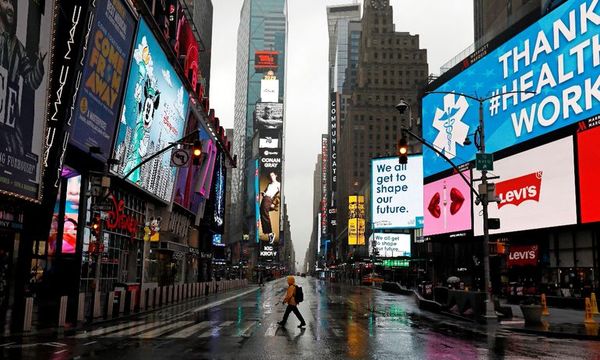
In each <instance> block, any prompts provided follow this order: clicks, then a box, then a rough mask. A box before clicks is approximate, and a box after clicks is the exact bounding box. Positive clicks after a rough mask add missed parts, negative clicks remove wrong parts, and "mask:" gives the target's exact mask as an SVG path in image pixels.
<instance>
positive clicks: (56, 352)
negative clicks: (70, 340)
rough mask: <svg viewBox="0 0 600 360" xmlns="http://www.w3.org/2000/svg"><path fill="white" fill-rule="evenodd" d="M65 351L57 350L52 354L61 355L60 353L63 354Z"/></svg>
mask: <svg viewBox="0 0 600 360" xmlns="http://www.w3.org/2000/svg"><path fill="white" fill-rule="evenodd" d="M65 351H67V349H62V350H58V351H55V352H54V353H55V354H62V353H64V352H65Z"/></svg>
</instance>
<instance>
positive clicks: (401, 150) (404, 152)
mask: <svg viewBox="0 0 600 360" xmlns="http://www.w3.org/2000/svg"><path fill="white" fill-rule="evenodd" d="M398 161H399V162H400V164H406V163H408V141H406V138H404V137H402V138H400V140H399V141H398Z"/></svg>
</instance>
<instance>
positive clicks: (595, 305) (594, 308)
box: [590, 293, 600, 315]
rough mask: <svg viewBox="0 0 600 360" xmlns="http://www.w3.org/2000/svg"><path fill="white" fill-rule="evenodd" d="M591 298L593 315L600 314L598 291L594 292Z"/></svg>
mask: <svg viewBox="0 0 600 360" xmlns="http://www.w3.org/2000/svg"><path fill="white" fill-rule="evenodd" d="M590 300H591V302H592V315H600V312H598V301H596V293H592V297H591V299H590Z"/></svg>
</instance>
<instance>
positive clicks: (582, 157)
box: [577, 126, 600, 224]
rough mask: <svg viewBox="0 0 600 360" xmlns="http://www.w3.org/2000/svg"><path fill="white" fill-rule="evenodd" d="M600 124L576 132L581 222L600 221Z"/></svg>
mask: <svg viewBox="0 0 600 360" xmlns="http://www.w3.org/2000/svg"><path fill="white" fill-rule="evenodd" d="M598 144H600V126H596V127H594V128H592V129H589V130H586V131H581V132H579V133H578V134H577V157H578V163H579V203H580V211H581V222H582V223H584V224H587V223H592V222H598V221H600V204H599V202H598V200H599V199H600V186H598V169H599V164H600V146H598Z"/></svg>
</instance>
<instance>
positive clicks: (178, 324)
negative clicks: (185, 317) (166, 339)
mask: <svg viewBox="0 0 600 360" xmlns="http://www.w3.org/2000/svg"><path fill="white" fill-rule="evenodd" d="M192 323H193V321H177V322H175V323H172V324H168V325H165V326H161V327H159V328H157V329H154V330H151V331H148V332H145V333H143V334H140V335H138V336H137V338H140V339H152V338H155V337H158V336H161V335H162V334H165V333H167V332H169V331H171V330H173V329H176V328H181V327H184V326H187V325H190V324H192Z"/></svg>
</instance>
